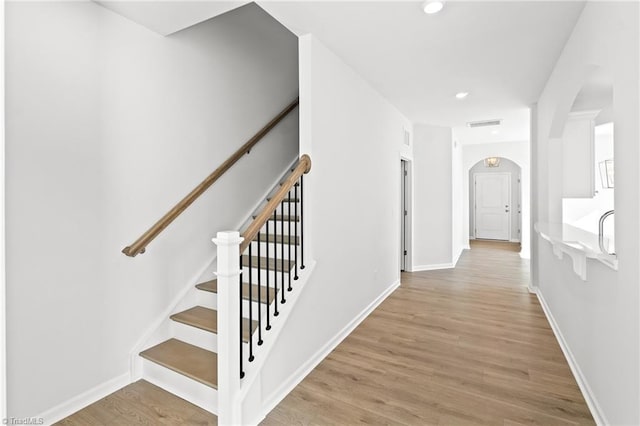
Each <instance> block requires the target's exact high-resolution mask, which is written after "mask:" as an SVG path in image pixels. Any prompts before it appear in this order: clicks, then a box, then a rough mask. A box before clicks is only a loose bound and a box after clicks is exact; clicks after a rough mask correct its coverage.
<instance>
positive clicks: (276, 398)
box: [252, 280, 400, 424]
mask: <svg viewBox="0 0 640 426" xmlns="http://www.w3.org/2000/svg"><path fill="white" fill-rule="evenodd" d="M398 287H400V280H397V281H396V282H394V283H393V284H391V285H390V286H389V287H388V288H387V289H386V290H385V291H384V292H382V294H380V296H378V297H377V298H376V299H375V300H374V301H373V302H371V303H370V304H369V305H368V306H367V307H366V308H364V309H363V310H362V312H360V313H359V314H358V315H357V316H356V317H355V318H353V320H351V321H350V322H349V324H347V325H346V326H345V327H344V328H343V329H342V330H340V331H339V332H338V333H337V334H336V335H335V336H334V337H333V338H332V339H330V340H329V341H328V342H327V343H326V344H325V345H324V346H323V347H322V348H320V350H318V352H316V353H315V354H314V355H313V356H311V357H310V358H309V360H308V361H307V362H306V363H304V364H303V365H301V366H300V368H298V369H297V370H296V371H295V372H294V373H293V374H292V375H291V376H290V377H289V378H288V379H287V380H285V381H284V382H283V384H282V385H281V386H280V387H279V388H278V390H276V391H275V392H274V393H273V394H272V396H270V397H269V398H267V399H266V400H265V403H264V405H263V407H262V412H261V414H260V416H259V418H258V419H256V420H257V421H256V422H255V424H258V423H259V422H261V421H262V420H264V418H265V417H267V414H269V412H271V410H273V409H274V408H275V407H276V406H277V405H278V404H279V403H280V402H281V401H282V400H283V399H284V398H285V397H286V396H287V395H288V394H289V393H290V392H291V391H292V390H293V389H294V388H295V387H296V386H298V384H300V382H302V380H303V379H304V378H305V377H307V375H308V374H309V373H311V371H312V370H313V369H314V368H316V366H317V365H318V364H320V362H322V360H323V359H325V358H326V356H327V355H329V354H330V353H331V351H333V350H334V349H335V348H336V347H337V346H338V345H339V344H340V343H341V342H342V341H343V340H344V339H345V338H346V337H347V336H349V334H351V332H352V331H353V330H355V328H356V327H357V326H358V325H360V323H361V322H362V321H364V320H365V319H366V318H367V317H368V316H369V314H371V312H373V311H374V310H375V309H376V308H377V307H378V305H380V304H381V303H382V302H383V301H384V300H385V299H386V298H387V297H389V295H390V294H391V293H393V292H394V291H395V290H396V289H397V288H398ZM252 424H253V423H252Z"/></svg>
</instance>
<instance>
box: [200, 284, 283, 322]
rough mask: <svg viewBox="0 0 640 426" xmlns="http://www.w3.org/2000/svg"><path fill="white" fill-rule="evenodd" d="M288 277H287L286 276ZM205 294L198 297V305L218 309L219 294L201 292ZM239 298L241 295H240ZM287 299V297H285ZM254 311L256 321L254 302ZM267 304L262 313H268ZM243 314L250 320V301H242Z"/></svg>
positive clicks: (253, 304)
mask: <svg viewBox="0 0 640 426" xmlns="http://www.w3.org/2000/svg"><path fill="white" fill-rule="evenodd" d="M285 277H286V275H285ZM291 286H292V287H293V284H291ZM271 287H272V288H273V284H272V285H271ZM286 287H287V283H286V282H285V288H286ZM278 288H280V281H278ZM201 293H203V294H201V295H199V297H198V299H199V300H198V303H197V304H198V305H200V306H204V307H205V308H210V309H217V308H218V294H217V293H211V292H208V291H203V292H201ZM238 296H239V295H238ZM285 297H286V296H285ZM251 305H252V309H253V312H254V319H255V315H256V312H258V302H257V301H254V302H253V303H252V304H251ZM266 306H267V305H266V303H262V307H261V308H260V309H261V310H262V312H263V313H264V312H266V311H265V309H266ZM272 309H273V308H272ZM242 313H243V316H244V317H246V318H248V317H249V299H243V300H242Z"/></svg>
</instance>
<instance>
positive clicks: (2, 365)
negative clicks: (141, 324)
mask: <svg viewBox="0 0 640 426" xmlns="http://www.w3.org/2000/svg"><path fill="white" fill-rule="evenodd" d="M4 7H5V2H4V1H2V2H0V22H5V16H4V13H5V9H4ZM4 37H5V34H4V31H2V33H1V34H0V53H2V54H1V55H0V95H1V97H2V99H4V98H5V96H4V95H5V93H4V87H5V81H4V80H5V75H4V65H5V64H4V47H5V42H4ZM4 139H5V109H4V102H2V104H1V105H0V419H6V418H7V417H8V415H7V328H6V326H7V323H6V315H7V309H6V302H7V299H6V271H7V269H6V261H5V259H6V258H5V256H6V251H5V244H6V243H5V176H4V175H5V140H4Z"/></svg>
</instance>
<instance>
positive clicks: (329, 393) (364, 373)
mask: <svg viewBox="0 0 640 426" xmlns="http://www.w3.org/2000/svg"><path fill="white" fill-rule="evenodd" d="M471 247H472V249H471V250H466V251H465V252H464V253H463V254H462V256H461V258H460V260H459V262H458V265H457V268H455V269H449V270H438V271H428V272H417V273H403V274H402V285H401V287H400V288H399V289H398V290H397V291H396V292H394V293H393V294H392V295H391V296H390V297H389V298H388V299H387V300H386V301H385V302H383V303H382V304H381V305H380V306H379V307H378V308H377V309H376V310H375V311H374V312H373V313H372V314H371V315H370V316H369V317H368V318H367V319H366V320H365V321H364V322H363V323H362V324H361V325H360V326H359V327H358V328H357V329H356V330H355V331H354V332H353V333H352V334H351V335H350V336H349V337H348V338H346V339H345V340H344V341H343V342H342V343H341V344H340V345H339V346H338V347H337V348H336V349H335V350H334V351H333V352H332V353H331V354H330V355H329V356H328V357H327V358H326V359H325V360H324V361H323V362H322V363H321V364H320V365H319V366H318V367H316V369H314V370H313V372H312V373H311V374H309V375H308V376H307V377H306V378H305V379H304V380H303V382H302V383H300V384H299V385H298V386H297V387H296V388H295V390H294V391H293V392H292V393H291V394H289V395H288V396H287V397H286V398H285V399H284V400H283V401H282V402H281V403H280V404H279V405H278V406H277V407H276V408H275V409H274V410H273V411H272V412H271V413H270V414H269V416H268V417H267V418H266V419H265V421H264V422H263V423H262V424H263V425H288V424H356V423H371V424H412V425H416V424H443V425H464V424H469V425H472V424H473V425H477V424H496V425H497V424H500V425H517V424H540V425H552V424H554V425H555V424H558V425H569V424H593V419H592V417H591V414H590V413H589V409H588V408H587V406H586V403H585V401H584V399H583V397H582V394H581V393H580V390H579V389H578V386H577V384H576V382H575V380H574V378H573V376H572V374H571V371H570V369H569V366H568V365H567V362H566V361H565V358H564V356H563V354H562V351H561V350H560V347H559V346H558V343H557V342H556V340H555V337H554V335H553V332H552V330H551V328H550V327H549V324H548V323H547V320H546V318H545V316H544V313H543V312H542V309H541V307H540V305H539V303H538V301H537V299H536V297H535V296H534V295H531V294H529V292H528V290H527V282H528V277H529V263H528V261H525V260H522V259H521V258H520V257H519V255H518V253H517V252H516V251H515V246H514V245H513V244H510V243H498V242H479V241H472V242H471Z"/></svg>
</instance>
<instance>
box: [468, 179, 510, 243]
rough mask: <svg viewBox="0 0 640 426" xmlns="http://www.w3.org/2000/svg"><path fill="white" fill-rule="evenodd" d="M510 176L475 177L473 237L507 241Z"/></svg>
mask: <svg viewBox="0 0 640 426" xmlns="http://www.w3.org/2000/svg"><path fill="white" fill-rule="evenodd" d="M510 211H511V174H510V173H477V174H476V175H475V236H476V238H486V239H491V240H507V241H508V240H509V239H510V235H511V232H510V231H511V213H510Z"/></svg>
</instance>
